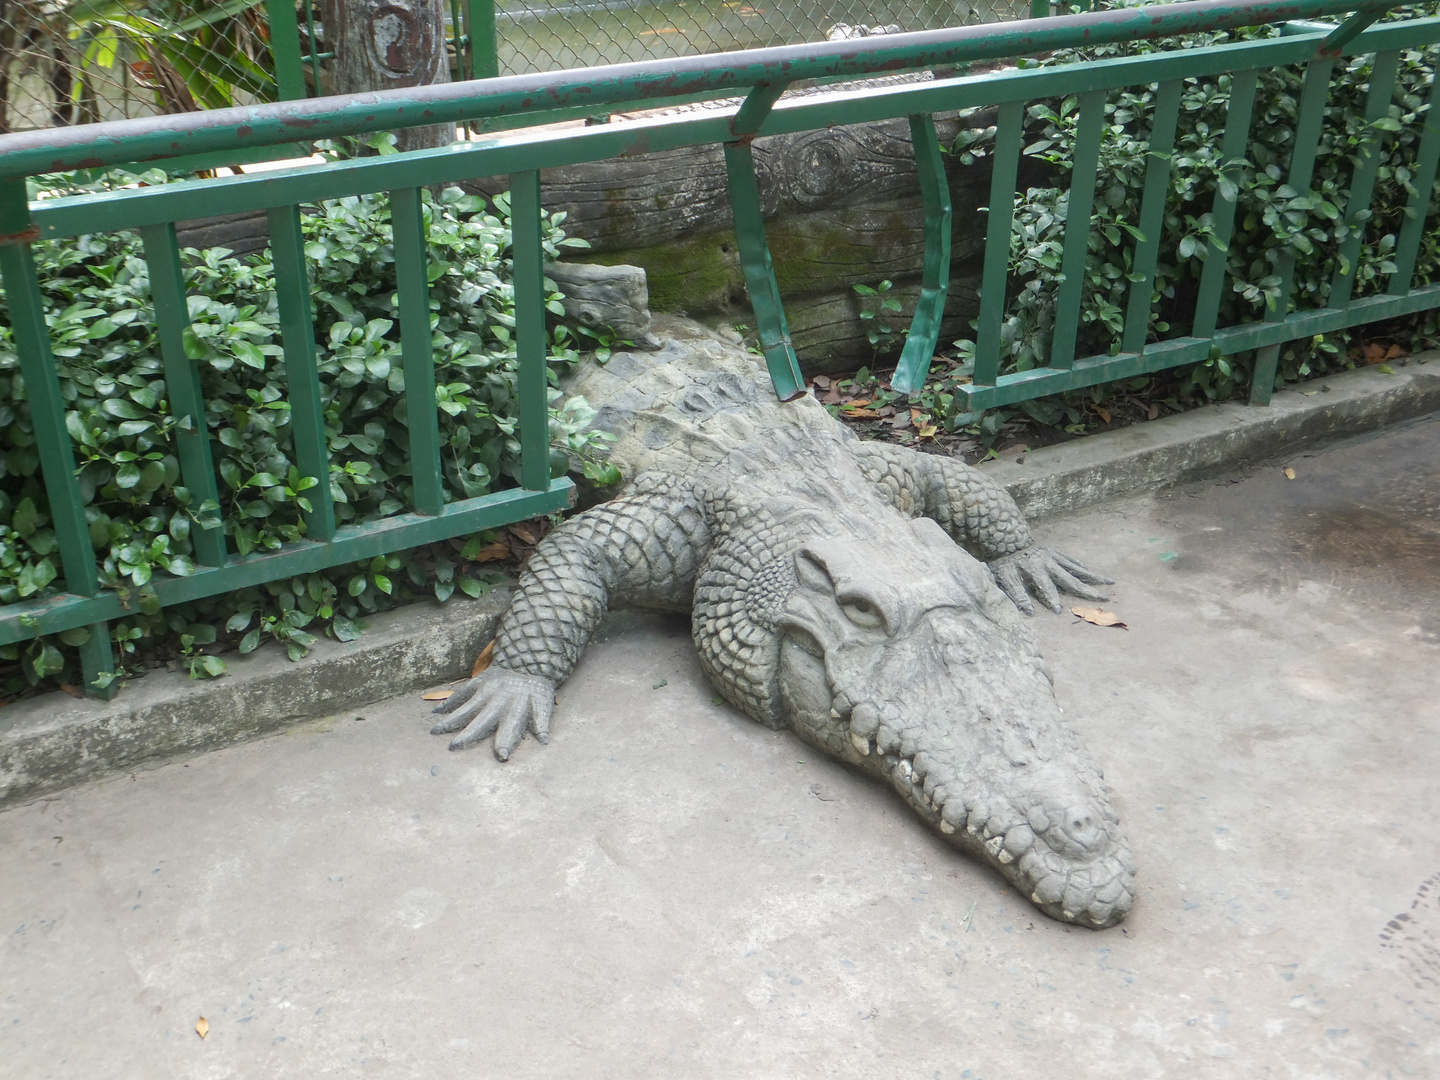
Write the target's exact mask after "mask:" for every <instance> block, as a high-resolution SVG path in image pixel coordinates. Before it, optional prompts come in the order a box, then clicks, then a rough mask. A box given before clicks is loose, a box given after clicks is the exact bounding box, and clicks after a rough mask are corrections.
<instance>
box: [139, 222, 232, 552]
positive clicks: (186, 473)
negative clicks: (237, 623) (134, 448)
mask: <svg viewBox="0 0 1440 1080" xmlns="http://www.w3.org/2000/svg"><path fill="white" fill-rule="evenodd" d="M140 237H141V239H142V240H143V241H144V244H145V264H146V266H147V267H148V268H149V270H150V301H151V303H152V304H153V305H154V307H155V328H156V334H157V336H158V338H159V339H160V358H161V361H162V363H163V364H164V367H165V393H166V397H168V398H169V399H170V413H171V415H172V416H175V417H177V418H179V419H180V421H181V422H182V423H186V422H187V421H188V427H180V428H177V429H176V431H175V449H176V451H177V456H178V457H179V458H180V476H181V478H182V479H184V481H185V487H186V488H187V489H189V491H190V495H191V500H192V503H193V505H194V506H195V507H196V508H198V507H199V506H201V505H203V504H204V503H206V502H210V501H213V502H216V503H218V502H219V501H220V488H219V485H218V484H217V483H216V481H215V463H214V461H213V460H212V459H211V456H210V428H209V425H208V424H207V423H206V421H205V399H204V396H203V395H202V394H201V391H200V373H199V371H197V370H196V367H195V362H194V361H193V360H191V359H190V358H189V357H188V356H186V355H185V328H186V327H187V326H188V325H190V309H189V305H188V304H187V302H186V299H185V274H184V271H183V270H182V269H181V268H180V245H179V243H178V241H177V240H176V238H175V226H174V224H173V223H166V224H164V225H146V226H144V227H142V228H141V230H140ZM205 519H206V523H207V524H208V525H209V527H208V528H206V527H205V526H203V525H200V524H198V523H197V524H196V526H195V528H193V529H191V530H190V542H191V544H193V545H194V548H195V558H196V561H198V562H199V563H200V564H201V565H202V566H224V565H225V531H224V530H223V529H222V528H221V527H220V515H219V513H218V511H217V512H215V513H213V514H208V515H205Z"/></svg>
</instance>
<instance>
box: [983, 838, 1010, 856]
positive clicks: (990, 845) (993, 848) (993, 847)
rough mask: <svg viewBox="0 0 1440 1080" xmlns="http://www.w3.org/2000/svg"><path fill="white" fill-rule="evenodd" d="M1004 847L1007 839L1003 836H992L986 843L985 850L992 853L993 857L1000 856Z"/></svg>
mask: <svg viewBox="0 0 1440 1080" xmlns="http://www.w3.org/2000/svg"><path fill="white" fill-rule="evenodd" d="M1004 846H1005V838H1004V837H1002V836H992V837H991V838H990V839H989V840H986V841H985V850H986V851H988V852H990V854H991V855H999V854H1000V852H1001V850H1002V849H1003V848H1004Z"/></svg>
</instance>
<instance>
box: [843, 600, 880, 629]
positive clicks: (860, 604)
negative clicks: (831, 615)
mask: <svg viewBox="0 0 1440 1080" xmlns="http://www.w3.org/2000/svg"><path fill="white" fill-rule="evenodd" d="M840 610H841V611H843V612H844V613H845V617H846V618H847V619H849V620H850V621H851V622H852V623H854V624H855V625H856V626H858V627H860V628H861V629H863V630H874V629H877V628H878V627H880V626H883V625H884V624H885V619H884V617H883V616H882V615H881V614H880V612H879V611H878V610H876V608H875V605H874V604H872V603H870V601H869V600H860V599H855V600H846V601H843V602H842V603H841V604H840Z"/></svg>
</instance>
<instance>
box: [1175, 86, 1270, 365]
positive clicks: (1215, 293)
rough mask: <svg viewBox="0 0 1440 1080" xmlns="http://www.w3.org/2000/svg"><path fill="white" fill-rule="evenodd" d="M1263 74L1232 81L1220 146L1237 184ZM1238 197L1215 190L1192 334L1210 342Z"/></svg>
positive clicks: (1224, 171) (1225, 170)
mask: <svg viewBox="0 0 1440 1080" xmlns="http://www.w3.org/2000/svg"><path fill="white" fill-rule="evenodd" d="M1259 75H1260V73H1259V72H1258V71H1256V70H1254V69H1253V68H1252V69H1251V70H1249V71H1237V72H1236V73H1235V74H1234V75H1232V76H1231V78H1230V105H1229V107H1228V108H1227V109H1226V110H1225V138H1224V139H1223V140H1222V141H1221V143H1220V161H1221V166H1220V167H1221V171H1222V174H1223V175H1226V176H1228V177H1230V179H1231V180H1232V181H1235V180H1237V179H1238V177H1239V172H1240V167H1239V164H1238V163H1239V162H1240V161H1242V160H1243V158H1244V155H1245V150H1246V148H1247V147H1248V146H1249V145H1250V116H1251V113H1252V110H1253V109H1254V105H1255V84H1256V81H1257V80H1258V78H1259ZM1237 199H1238V192H1237V194H1236V196H1235V197H1233V198H1227V197H1226V195H1225V192H1224V191H1223V190H1222V189H1220V188H1218V187H1217V188H1216V189H1215V202H1214V205H1213V206H1212V208H1211V211H1210V216H1211V220H1212V222H1213V225H1212V229H1213V230H1214V235H1213V236H1212V238H1211V240H1210V243H1209V244H1208V245H1207V250H1206V252H1205V269H1204V270H1202V271H1201V272H1200V290H1199V292H1198V294H1197V295H1196V298H1195V326H1194V329H1193V330H1191V334H1192V335H1193V336H1194V337H1197V338H1208V337H1211V336H1212V335H1214V333H1215V324H1216V322H1218V321H1219V318H1220V290H1221V289H1223V288H1224V286H1225V277H1226V273H1227V266H1226V264H1227V262H1228V260H1229V256H1230V236H1231V234H1232V233H1233V232H1234V229H1235V203H1236V200H1237Z"/></svg>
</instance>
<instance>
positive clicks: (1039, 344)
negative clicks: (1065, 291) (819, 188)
mask: <svg viewBox="0 0 1440 1080" xmlns="http://www.w3.org/2000/svg"><path fill="white" fill-rule="evenodd" d="M1276 33H1278V31H1277V30H1276V29H1275V28H1272V27H1264V28H1259V29H1255V30H1249V31H1240V32H1233V33H1230V34H1220V33H1216V34H1201V35H1194V36H1191V37H1187V38H1185V39H1183V40H1182V41H1179V42H1176V41H1164V42H1142V43H1134V44H1127V45H1116V46H1104V47H1098V48H1092V49H1087V50H1083V51H1078V50H1076V51H1066V52H1063V53H1057V54H1055V55H1053V56H1051V57H1049V58H1047V59H1046V60H1045V61H1044V62H1043V63H1044V64H1045V65H1046V66H1049V65H1059V64H1068V63H1075V62H1078V61H1084V60H1094V59H1101V58H1104V57H1113V56H1122V55H1126V56H1128V55H1136V54H1139V53H1148V52H1160V51H1173V50H1175V49H1176V48H1180V47H1203V46H1207V45H1213V44H1218V43H1220V42H1222V41H1227V40H1236V39H1253V38H1262V37H1267V36H1271V35H1273V34H1276ZM1436 57H1437V50H1436V49H1435V48H1429V49H1426V50H1423V51H1422V50H1419V49H1409V50H1405V51H1403V52H1402V53H1401V59H1400V67H1399V76H1398V78H1397V80H1396V88H1395V95H1394V97H1393V98H1392V100H1391V103H1390V107H1389V111H1388V115H1387V116H1386V117H1384V118H1382V119H1381V120H1380V121H1378V122H1377V123H1376V124H1375V125H1374V126H1373V128H1372V127H1367V125H1366V123H1365V120H1364V110H1365V95H1366V94H1367V93H1368V91H1369V79H1370V58H1369V57H1354V58H1351V59H1349V60H1348V61H1347V60H1342V61H1341V62H1339V63H1338V64H1337V66H1336V69H1335V72H1334V74H1333V76H1332V79H1331V88H1330V95H1329V103H1328V107H1327V109H1326V114H1325V123H1324V129H1323V135H1322V138H1321V141H1320V146H1319V150H1318V153H1317V156H1316V160H1315V170H1314V177H1313V181H1312V191H1311V193H1310V194H1308V195H1302V194H1301V193H1299V192H1296V191H1294V190H1293V189H1291V188H1289V187H1288V186H1287V185H1286V184H1285V173H1286V168H1287V166H1288V163H1289V159H1290V152H1291V148H1292V146H1293V143H1294V137H1295V124H1296V121H1297V114H1298V112H1299V97H1300V90H1301V84H1302V80H1303V77H1304V71H1303V69H1301V68H1288V67H1282V68H1268V69H1265V70H1263V71H1261V73H1260V83H1259V88H1258V91H1257V95H1256V101H1255V112H1254V120H1253V123H1252V126H1251V133H1250V138H1251V141H1250V145H1249V148H1248V150H1247V152H1246V160H1245V161H1244V162H1243V166H1242V167H1241V169H1240V174H1239V182H1238V185H1237V193H1238V196H1239V198H1238V204H1237V207H1236V213H1235V230H1234V235H1233V239H1232V241H1231V244H1230V248H1229V256H1228V259H1229V263H1228V270H1229V272H1230V274H1231V276H1232V284H1233V288H1231V289H1230V290H1228V291H1227V292H1226V293H1225V295H1224V298H1223V299H1222V303H1221V309H1220V319H1219V325H1221V326H1226V325H1233V324H1236V323H1241V322H1249V321H1255V320H1259V319H1261V318H1263V317H1264V313H1265V310H1266V306H1267V304H1268V303H1271V302H1273V299H1274V297H1275V295H1276V294H1277V292H1278V287H1279V284H1280V282H1279V278H1278V277H1277V276H1276V258H1277V256H1278V255H1279V254H1280V253H1281V252H1282V251H1284V250H1287V249H1288V250H1290V251H1293V252H1294V253H1295V256H1296V266H1295V278H1294V285H1293V288H1292V292H1291V297H1292V302H1293V303H1294V304H1295V306H1296V307H1297V308H1299V309H1306V308H1317V307H1323V306H1325V301H1326V298H1327V294H1328V292H1329V286H1330V280H1331V277H1332V275H1333V273H1334V271H1335V268H1336V265H1337V261H1338V259H1339V248H1340V245H1341V243H1342V242H1343V241H1344V239H1345V237H1346V236H1347V235H1348V227H1347V224H1346V222H1345V220H1344V211H1345V206H1346V202H1347V200H1348V197H1349V188H1350V181H1351V176H1352V174H1353V171H1354V167H1355V163H1356V161H1357V160H1358V158H1359V157H1360V155H1361V154H1364V153H1368V152H1369V147H1371V146H1374V147H1376V149H1377V151H1378V153H1379V154H1380V156H1381V161H1380V166H1379V172H1378V176H1377V179H1376V184H1375V194H1374V199H1373V201H1372V206H1373V207H1374V210H1373V212H1367V213H1365V214H1363V215H1362V218H1363V220H1362V221H1361V222H1360V223H1359V227H1360V228H1362V229H1363V230H1364V243H1363V245H1362V247H1361V253H1360V257H1359V259H1358V265H1357V267H1356V278H1355V289H1354V296H1355V297H1357V298H1358V297H1362V296H1366V295H1370V294H1373V293H1376V292H1378V291H1381V290H1382V289H1383V288H1384V287H1385V285H1386V283H1387V279H1386V277H1385V275H1386V274H1387V273H1388V272H1389V271H1390V270H1391V269H1393V266H1392V264H1391V263H1390V261H1389V260H1390V256H1391V254H1392V253H1393V250H1394V245H1395V240H1396V234H1397V233H1398V231H1399V229H1400V226H1401V224H1402V223H1403V222H1404V220H1405V205H1406V202H1407V200H1408V199H1409V196H1410V193H1411V192H1412V191H1413V190H1414V185H1413V183H1412V176H1411V171H1410V170H1411V165H1412V164H1413V162H1414V161H1415V158H1416V155H1417V150H1418V146H1419V141H1420V137H1421V133H1422V129H1423V125H1424V121H1425V117H1426V115H1427V114H1426V110H1425V103H1426V102H1427V101H1428V99H1429V94H1430V86H1429V83H1430V78H1431V73H1432V72H1433V71H1434V70H1435V63H1436ZM1229 88H1230V76H1229V75H1222V76H1220V77H1219V78H1218V79H1205V80H1199V79H1189V80H1186V82H1185V86H1184V90H1183V96H1182V104H1181V110H1180V121H1179V128H1178V131H1177V136H1176V144H1175V158H1174V163H1173V168H1172V171H1171V179H1170V190H1169V197H1168V199H1167V201H1166V207H1165V224H1164V232H1163V235H1162V240H1161V250H1160V259H1159V265H1158V269H1157V271H1156V275H1155V293H1154V300H1155V303H1154V306H1153V309H1152V313H1151V317H1150V337H1151V340H1164V339H1166V338H1168V337H1174V336H1177V335H1179V334H1184V333H1188V331H1189V327H1190V322H1191V320H1192V317H1193V311H1194V301H1195V294H1196V291H1197V288H1198V285H1199V280H1200V273H1201V270H1202V268H1203V266H1204V260H1205V249H1206V246H1207V245H1206V243H1205V240H1206V238H1207V237H1208V236H1209V235H1210V227H1211V218H1210V212H1209V211H1210V207H1211V205H1212V203H1213V201H1214V196H1215V192H1216V189H1217V186H1219V185H1227V186H1228V185H1229V184H1230V183H1231V181H1230V180H1229V179H1228V178H1224V177H1222V176H1221V166H1222V164H1224V163H1223V162H1222V160H1221V153H1220V141H1221V136H1222V134H1223V131H1224V126H1225V110H1226V108H1227V106H1228V103H1229ZM1155 97H1156V92H1155V89H1154V88H1153V87H1149V86H1146V87H1139V88H1133V89H1128V90H1117V91H1112V92H1111V93H1110V95H1109V97H1108V99H1107V101H1106V106H1105V113H1106V127H1105V134H1104V139H1103V142H1102V143H1101V154H1100V168H1099V175H1098V178H1097V184H1096V200H1095V207H1094V213H1093V217H1092V219H1091V231H1090V243H1089V254H1088V258H1087V261H1086V267H1085V277H1086V280H1085V288H1084V292H1083V300H1082V304H1083V308H1082V314H1081V323H1080V329H1079V340H1078V342H1077V355H1078V356H1088V355H1096V354H1104V353H1107V352H1114V351H1116V350H1118V347H1119V339H1120V334H1121V328H1122V325H1123V320H1124V309H1125V305H1126V303H1127V301H1128V297H1129V290H1130V285H1131V280H1132V266H1131V259H1132V257H1133V252H1134V244H1135V238H1136V230H1137V226H1138V221H1139V215H1140V197H1141V194H1142V191H1143V186H1144V175H1145V167H1146V161H1145V155H1146V153H1147V152H1148V149H1149V144H1148V142H1147V140H1148V132H1149V128H1150V122H1151V116H1152V113H1153V110H1154V106H1155ZM1077 120H1078V101H1077V99H1076V98H1074V97H1069V98H1066V99H1064V100H1063V101H1047V102H1039V103H1036V104H1034V105H1032V106H1030V109H1029V114H1028V122H1027V128H1026V132H1027V141H1028V145H1027V146H1026V147H1025V150H1024V153H1025V154H1026V155H1028V156H1030V157H1032V158H1035V159H1038V160H1040V161H1043V162H1045V163H1046V164H1047V165H1048V167H1049V169H1050V170H1051V172H1052V174H1053V176H1054V177H1055V181H1054V184H1053V186H1047V187H1035V188H1030V189H1029V190H1028V191H1026V192H1025V193H1024V194H1023V195H1021V196H1019V197H1018V198H1017V200H1016V208H1015V218H1014V225H1013V230H1012V233H1011V248H1010V273H1011V281H1012V287H1011V290H1010V294H1011V299H1010V301H1009V304H1008V308H1007V311H1006V315H1005V322H1004V329H1003V341H1004V345H1005V348H1006V350H1007V355H1008V357H1009V363H1008V366H1007V367H1005V368H1004V370H1009V371H1017V370H1019V371H1023V370H1027V369H1030V368H1033V367H1039V366H1044V364H1045V357H1046V356H1047V355H1048V350H1049V344H1050V339H1051V335H1052V325H1053V320H1054V306H1055V297H1056V291H1057V288H1058V285H1059V281H1060V278H1061V275H1060V255H1061V246H1062V243H1063V239H1064V220H1065V211H1066V205H1067V202H1068V198H1069V191H1068V189H1069V172H1070V168H1071V154H1072V152H1073V149H1074V144H1075V137H1076V123H1077ZM993 135H994V129H993V128H989V129H973V130H971V131H968V132H965V133H963V134H962V135H961V136H960V138H959V140H958V141H957V143H956V145H955V147H954V151H955V152H956V153H958V154H961V155H962V156H964V157H965V158H968V159H973V158H976V157H980V156H983V155H985V154H986V153H988V152H989V149H990V146H991V144H992V142H993ZM1429 194H1430V207H1429V214H1430V218H1431V220H1433V219H1434V216H1435V215H1436V214H1437V213H1440V192H1437V191H1432V192H1430V193H1429ZM1437 271H1440V233H1437V231H1435V230H1433V229H1432V230H1428V231H1427V232H1426V233H1425V234H1424V239H1423V241H1422V243H1421V248H1420V253H1419V259H1418V261H1417V265H1416V273H1415V281H1416V283H1417V284H1426V283H1429V282H1431V281H1433V280H1435V278H1436V275H1437ZM1435 329H1436V321H1435V315H1434V313H1429V314H1427V315H1426V316H1423V317H1421V318H1420V319H1419V320H1418V321H1417V322H1416V323H1415V324H1414V326H1413V328H1412V330H1413V333H1414V334H1415V336H1416V337H1417V338H1426V339H1428V338H1430V337H1433V335H1434V333H1435ZM1345 343H1346V335H1344V334H1334V335H1326V336H1323V337H1317V338H1315V339H1313V340H1303V341H1298V342H1292V343H1291V344H1289V345H1287V346H1286V347H1285V348H1284V349H1282V350H1281V356H1280V365H1279V370H1278V372H1277V376H1276V385H1277V388H1278V387H1279V386H1280V385H1283V384H1284V383H1286V382H1294V381H1297V380H1300V379H1304V378H1307V377H1310V376H1312V375H1316V374H1322V373H1324V372H1326V371H1329V370H1333V369H1335V368H1338V367H1344V366H1350V361H1349V359H1348V357H1347V354H1346V348H1345ZM956 344H957V346H959V347H960V348H961V350H962V352H964V351H967V350H969V349H973V343H972V342H968V341H966V342H957V343H956ZM1252 359H1253V357H1252V356H1251V355H1250V354H1241V355H1238V356H1233V357H1229V358H1224V357H1215V358H1212V359H1210V360H1206V361H1204V362H1203V363H1200V364H1197V365H1194V366H1193V367H1189V368H1185V369H1177V371H1176V372H1174V373H1172V374H1171V375H1170V376H1167V379H1178V381H1179V386H1178V387H1177V388H1176V391H1175V393H1176V396H1177V397H1178V398H1179V399H1180V401H1181V403H1182V404H1183V403H1184V402H1186V401H1197V400H1198V401H1204V400H1217V399H1225V398H1229V397H1231V396H1233V395H1235V394H1236V393H1238V392H1240V391H1242V390H1243V389H1244V388H1245V387H1247V386H1248V384H1249V378H1250V371H1251V363H1252ZM1150 382H1151V380H1150V379H1149V378H1144V379H1138V380H1129V381H1127V382H1126V383H1123V384H1109V385H1108V386H1101V387H1096V388H1095V389H1094V390H1092V391H1087V392H1085V393H1083V394H1074V395H1069V396H1067V397H1056V398H1049V399H1042V400H1041V401H1036V402H1027V403H1025V404H1024V405H1022V406H1020V408H1021V409H1023V410H1024V411H1025V412H1027V413H1029V414H1030V415H1031V416H1032V417H1034V418H1035V419H1037V420H1040V421H1042V422H1044V423H1049V424H1065V423H1067V422H1068V423H1075V422H1076V421H1078V420H1080V419H1081V416H1080V411H1079V408H1078V403H1081V402H1083V401H1084V400H1092V399H1093V400H1095V401H1102V400H1104V399H1105V398H1106V397H1107V396H1108V395H1111V394H1115V393H1131V392H1134V391H1136V390H1139V389H1144V388H1146V387H1148V386H1149V385H1150ZM950 405H951V412H950V423H951V426H952V429H953V428H954V427H955V426H956V425H957V424H959V425H963V424H968V423H971V422H973V420H974V417H973V416H970V415H961V416H956V415H955V413H954V411H953V410H954V401H953V400H951V401H950ZM1008 413H1009V411H1005V410H997V412H996V414H992V415H991V416H990V417H988V418H987V420H988V421H989V422H990V423H991V425H992V427H996V426H998V422H999V419H1000V417H1001V415H1007V414H1008Z"/></svg>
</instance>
